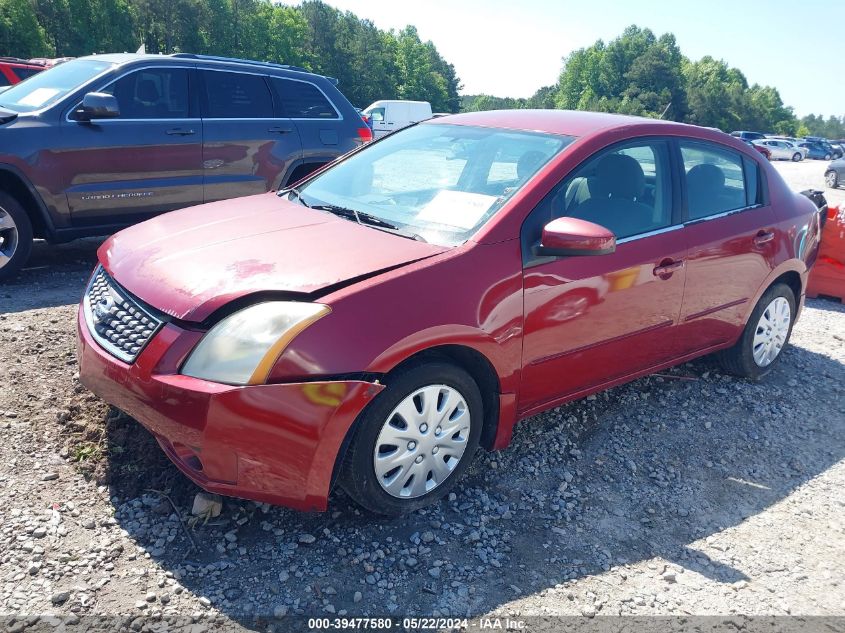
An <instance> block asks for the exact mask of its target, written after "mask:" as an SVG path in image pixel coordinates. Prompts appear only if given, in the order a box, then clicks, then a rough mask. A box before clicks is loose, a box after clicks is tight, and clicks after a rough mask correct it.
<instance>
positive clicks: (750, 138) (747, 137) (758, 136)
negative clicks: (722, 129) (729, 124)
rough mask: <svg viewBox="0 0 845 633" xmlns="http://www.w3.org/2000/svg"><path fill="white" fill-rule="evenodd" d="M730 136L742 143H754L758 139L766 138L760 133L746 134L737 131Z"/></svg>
mask: <svg viewBox="0 0 845 633" xmlns="http://www.w3.org/2000/svg"><path fill="white" fill-rule="evenodd" d="M731 136H735V137H736V138H738V139H741V140H743V141H756V140H758V139H763V138H766V135H765V134H761V133H760V132H746V131H738V132H731Z"/></svg>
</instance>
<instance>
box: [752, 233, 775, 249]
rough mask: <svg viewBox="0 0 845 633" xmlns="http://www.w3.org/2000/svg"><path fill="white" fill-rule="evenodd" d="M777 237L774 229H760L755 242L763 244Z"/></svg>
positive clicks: (757, 244)
mask: <svg viewBox="0 0 845 633" xmlns="http://www.w3.org/2000/svg"><path fill="white" fill-rule="evenodd" d="M773 239H775V232H774V231H760V232H759V233H757V235H756V236H755V237H754V244H755V245H756V246H762V245H763V244H767V243H769V242H771V241H772V240H773Z"/></svg>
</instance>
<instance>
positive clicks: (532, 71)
mask: <svg viewBox="0 0 845 633" xmlns="http://www.w3.org/2000/svg"><path fill="white" fill-rule="evenodd" d="M326 2H327V3H328V4H330V5H332V6H334V7H336V8H338V9H340V10H342V11H352V12H353V13H355V14H356V15H357V16H358V17H359V18H366V19H369V20H371V21H372V22H373V23H374V24H375V25H376V26H377V27H379V28H382V29H385V30H389V29H397V30H399V29H402V28H403V27H405V26H406V25H408V24H413V25H414V26H416V27H417V30H418V32H419V34H420V38H421V39H422V40H423V41H426V40H431V41H432V42H433V43H434V45H435V46H436V47H437V49H438V50H439V51H440V53H441V55H443V57H445V58H446V60H447V61H449V62H450V63H452V64H454V66H455V70H456V71H457V74H458V76H459V77H460V78H461V81H462V83H463V86H464V87H463V89H462V90H461V92H462V94H477V93H486V94H492V95H495V96H498V97H529V96H531V95H532V94H534V92H535V91H536V90H537V89H538V88H540V87H541V86H545V85H550V84H553V83H555V82H556V81H557V78H558V75H559V74H560V70H561V67H562V61H561V60H562V58H563V57H564V56H566V55H567V54H568V53H570V52H572V51H574V50H576V49H579V48H582V47H585V46H590V45H592V44H593V43H594V42H595V41H596V40H598V39H602V40H604V41H605V42H608V41H610V40H612V39H614V38H616V37H618V36H619V35H621V33H622V31H623V30H624V29H625V27H627V26H629V25H631V24H636V25H637V26H640V27H644V28H645V27H647V28H650V29H651V30H652V31H654V33H655V34H656V35H657V36H659V35H661V34H662V33H666V32H669V33H674V35H675V38H676V39H677V42H678V45H679V46H680V48H681V52H682V53H683V54H684V55H686V56H687V57H689V58H691V59H694V60H695V59H700V58H701V57H704V56H705V55H710V56H712V57H715V58H717V59H723V60H725V61H726V62H727V63H728V64H730V65H731V66H734V67H736V68H739V69H740V70H741V71H742V72H743V73H744V74H745V76H746V78H747V79H748V81H749V84H753V83H760V84H763V85H770V86H774V87H775V88H777V89H778V90H779V91H780V95H781V98H782V99H783V101H784V103H785V104H786V105H788V106H792V107H793V108H794V109H795V112H796V114H798V116H804V115H807V114H811V113H813V114H823V115H825V116H828V115H831V114H835V115H837V116H842V115H845V81H843V77H842V67H843V56H845V37H843V35H842V26H843V24H845V2H842V1H841V0H833V1H830V0H825V1H824V2H822V1H820V0H792V1H788V0H703V1H702V0H693V1H690V0H629V1H628V2H625V1H624V0H616V1H611V0H578V1H572V0H557V1H555V0H326Z"/></svg>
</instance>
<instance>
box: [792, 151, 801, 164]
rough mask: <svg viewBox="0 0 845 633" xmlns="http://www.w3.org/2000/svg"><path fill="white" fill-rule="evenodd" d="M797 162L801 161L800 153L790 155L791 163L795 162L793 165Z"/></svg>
mask: <svg viewBox="0 0 845 633" xmlns="http://www.w3.org/2000/svg"><path fill="white" fill-rule="evenodd" d="M799 160H801V153H800V152H795V153H794V154H793V155H792V161H793V162H795V163H797V162H798V161H799Z"/></svg>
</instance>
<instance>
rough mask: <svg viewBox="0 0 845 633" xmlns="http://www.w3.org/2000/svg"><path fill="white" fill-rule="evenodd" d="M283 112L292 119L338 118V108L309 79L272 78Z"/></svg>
mask: <svg viewBox="0 0 845 633" xmlns="http://www.w3.org/2000/svg"><path fill="white" fill-rule="evenodd" d="M271 82H272V84H273V89H274V90H275V92H276V97H277V99H278V100H279V103H280V104H281V109H282V112H283V113H284V115H285V116H288V117H290V118H292V119H337V118H339V115H338V113H337V110H336V109H335V107H334V106H333V105H332V103H331V101H329V100H328V98H327V97H326V95H324V94H323V92H322V91H321V90H320V89H319V88H318V87H317V86H315V85H314V84H312V83H309V82H307V81H296V80H293V79H282V78H280V77H274V78H272V80H271Z"/></svg>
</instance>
